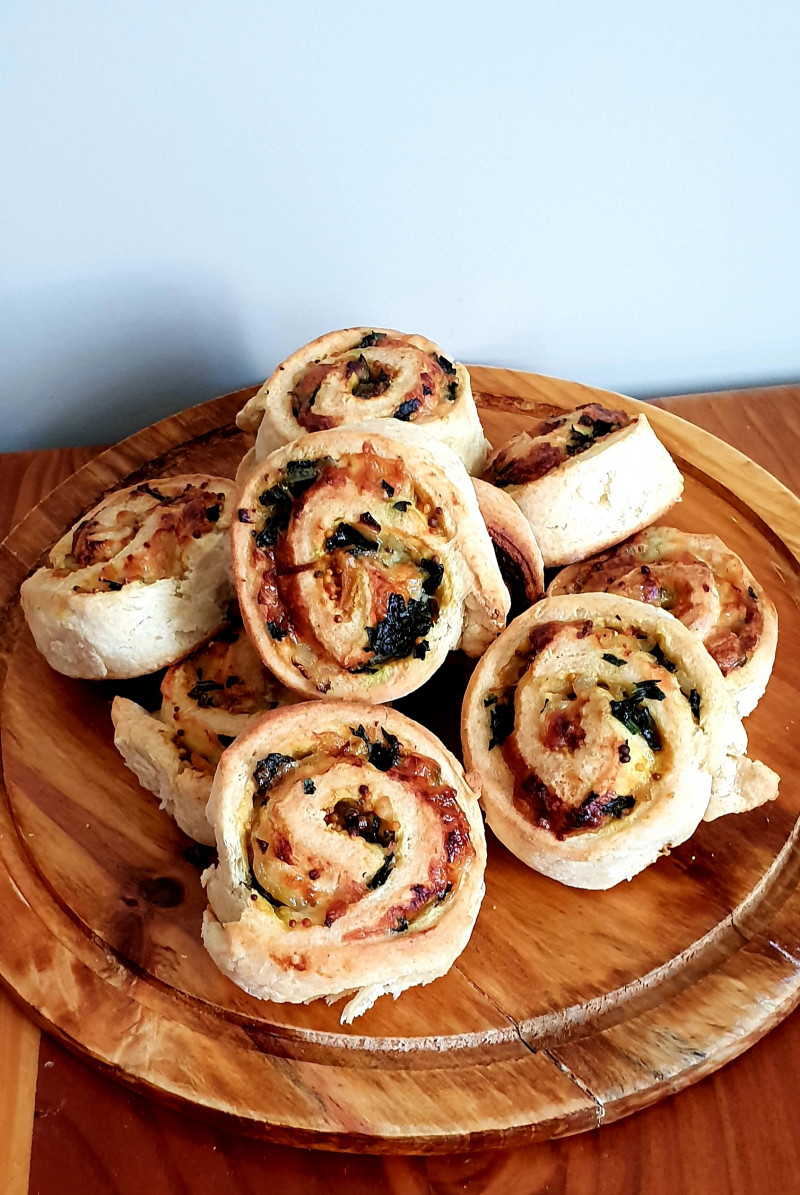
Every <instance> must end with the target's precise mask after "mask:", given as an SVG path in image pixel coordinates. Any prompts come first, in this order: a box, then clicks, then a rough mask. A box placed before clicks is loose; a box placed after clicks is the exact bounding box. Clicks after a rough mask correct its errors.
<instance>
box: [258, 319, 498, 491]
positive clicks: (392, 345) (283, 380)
mask: <svg viewBox="0 0 800 1195" xmlns="http://www.w3.org/2000/svg"><path fill="white" fill-rule="evenodd" d="M367 419H386V420H398V421H401V422H405V423H411V424H413V425H414V426H415V427H419V428H421V429H422V430H423V431H424V432H425V433H426V434H427V435H428V436H429V437H430V438H431V439H433V440H435V441H436V440H440V441H441V442H442V443H444V444H447V445H449V447H450V448H452V449H453V450H454V451H455V452H456V454H457V455H458V456H459V457H460V458H461V460H462V461H463V462H464V465H465V466H466V468H467V470H468V471H469V472H470V473H475V474H479V473H480V472H481V471H482V469H483V466H484V462H485V460H486V452H487V449H488V447H489V445H488V442H487V440H486V438H485V437H484V434H483V427H482V426H481V421H480V419H479V417H478V412H477V409H476V407H475V400H474V398H473V397H472V388H471V386H470V380H469V374H468V373H467V370H466V369H465V368H464V366H463V365H459V364H458V362H455V361H451V360H450V359H449V358H448V357H446V356H445V355H444V354H443V352H442V350H441V349H440V348H439V346H438V345H436V344H434V343H433V341H432V340H426V339H425V337H424V336H409V335H407V334H405V333H403V332H393V331H389V330H387V329H376V328H346V329H344V330H343V331H341V332H328V333H327V334H326V335H325V336H320V337H319V338H318V339H317V340H312V341H311V343H310V344H307V345H305V346H304V347H303V348H301V349H298V350H297V351H296V352H295V353H292V355H291V357H288V358H287V359H286V360H285V361H283V362H281V364H280V365H279V366H278V367H277V369H276V370H275V372H274V373H273V374H272V376H271V377H269V378H268V379H267V381H266V382H265V383H264V385H263V386H262V387H261V389H260V390H259V391H258V393H257V394H256V395H255V396H254V397H253V398H251V399H250V401H249V402H248V403H247V405H246V406H245V407H244V408H243V409H242V410H241V411H240V412H239V415H238V417H237V423H238V424H239V426H240V427H242V428H244V429H245V430H247V431H253V432H256V433H257V435H256V443H255V447H254V449H253V450H252V452H251V453H250V454H249V455H248V457H247V458H246V460H245V463H244V465H243V469H242V472H243V473H244V472H246V471H247V469H249V468H251V467H252V465H253V464H254V463H256V462H258V461H261V460H263V459H264V457H265V456H267V455H268V454H269V453H270V452H272V451H274V449H276V448H280V446H281V445H282V444H289V443H291V441H292V440H296V439H297V438H298V436H302V435H304V434H306V433H307V432H318V431H331V430H333V429H335V428H338V427H346V426H349V425H351V424H355V423H362V422H363V421H364V420H367Z"/></svg>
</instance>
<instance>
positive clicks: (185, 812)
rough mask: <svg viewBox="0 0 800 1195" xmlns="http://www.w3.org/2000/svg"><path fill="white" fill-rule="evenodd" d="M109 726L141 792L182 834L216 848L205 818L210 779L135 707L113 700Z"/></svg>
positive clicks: (164, 730)
mask: <svg viewBox="0 0 800 1195" xmlns="http://www.w3.org/2000/svg"><path fill="white" fill-rule="evenodd" d="M111 720H112V722H113V723H114V746H115V747H116V748H117V750H118V751H119V753H120V755H121V756H122V758H123V759H124V760H125V765H126V767H128V768H130V770H131V771H132V772H133V774H134V775H135V776H136V778H137V780H138V781H139V783H140V784H141V785H142V787H143V788H146V789H147V790H148V792H151V793H154V794H155V796H157V797H158V799H159V802H160V804H161V808H162V809H164V810H166V812H167V813H168V814H169V815H170V817H173V818H174V819H175V821H176V822H177V823H178V825H179V826H180V828H181V830H183V832H184V834H188V835H189V837H190V838H194V839H195V840H196V841H197V842H204V843H205V844H206V845H207V846H213V845H214V841H215V840H214V831H213V830H212V828H211V826H210V825H209V823H208V819H207V818H206V804H207V803H208V798H209V796H210V795H211V781H212V779H213V777H212V775H211V774H210V773H205V772H198V771H197V769H196V768H193V767H192V766H191V765H190V764H185V763H183V762H182V761H181V758H180V756H179V754H178V747H177V744H176V742H175V738H174V736H173V734H172V732H171V730H170V729H169V727H168V726H166V725H165V724H164V723H163V722H162V721H161V719H160V718H159V717H158V715H157V714H149V713H148V712H147V710H146V709H143V707H142V706H141V705H137V703H136V702H135V701H129V700H128V698H127V697H115V698H114V701H113V703H112V706H111Z"/></svg>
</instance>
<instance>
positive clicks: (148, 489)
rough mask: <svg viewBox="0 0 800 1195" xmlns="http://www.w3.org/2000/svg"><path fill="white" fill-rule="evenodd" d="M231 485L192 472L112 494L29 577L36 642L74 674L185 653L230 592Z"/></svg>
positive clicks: (117, 672)
mask: <svg viewBox="0 0 800 1195" xmlns="http://www.w3.org/2000/svg"><path fill="white" fill-rule="evenodd" d="M233 490H234V485H233V482H231V481H229V480H228V479H227V478H225V477H208V476H206V475H204V474H190V475H186V476H181V477H164V478H158V479H156V480H153V481H148V482H141V483H140V484H139V485H133V486H128V487H127V488H126V489H123V490H116V491H114V492H113V493H111V494H109V495H107V496H106V497H105V498H104V499H103V500H102V502H100V503H98V505H97V506H95V507H94V509H93V510H90V511H89V513H88V514H87V515H86V516H85V517H84V518H83V519H82V520H81V521H80V522H79V523H77V524H76V525H75V526H74V527H72V528H71V529H70V530H69V531H68V532H67V533H66V534H65V535H64V536H62V538H61V539H60V540H59V541H58V543H57V544H56V545H55V547H54V548H52V550H51V552H50V557H49V563H48V564H47V566H46V567H44V568H40V569H38V570H37V571H36V572H35V573H34V574H33V575H32V576H31V577H28V579H27V580H26V581H24V582H23V584H22V587H21V590H20V597H21V601H22V609H23V611H24V612H25V617H26V618H27V620H28V625H29V626H30V629H31V632H32V634H33V637H34V639H35V641H36V646H37V647H38V649H39V651H40V652H42V654H43V655H44V656H45V658H46V659H47V662H48V663H49V664H50V665H51V667H53V668H55V669H56V670H57V671H58V672H63V673H65V674H66V675H67V676H77V677H84V678H86V679H88V680H102V679H103V678H105V677H114V678H120V679H121V678H125V677H133V676H143V675H144V674H145V673H148V672H154V671H156V669H158V668H164V667H165V666H167V665H169V664H172V663H174V662H175V661H176V660H180V659H181V658H182V657H183V656H185V655H186V654H187V652H190V651H192V650H193V649H194V648H195V647H197V646H198V645H199V644H200V643H202V642H203V640H204V639H207V638H208V637H209V636H210V635H212V634H213V633H214V631H215V630H217V628H218V627H220V626H221V625H222V624H223V623H224V621H225V613H226V607H227V605H228V603H229V602H230V601H231V600H232V599H233V596H234V591H233V580H232V575H231V563H230V548H229V544H228V528H229V525H230V511H231V498H232V495H233Z"/></svg>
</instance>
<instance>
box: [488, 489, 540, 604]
mask: <svg viewBox="0 0 800 1195" xmlns="http://www.w3.org/2000/svg"><path fill="white" fill-rule="evenodd" d="M472 484H473V485H474V487H475V493H476V494H477V497H478V505H479V506H480V509H481V516H482V518H483V521H484V523H485V524H486V530H487V531H488V532H489V538H490V539H491V541H492V544H493V545H494V554H495V556H496V558H497V563H498V566H499V568H500V573H501V575H502V578H503V580H504V581H505V584H506V588H507V589H508V592H509V596H510V598H511V610H510V611H509V617H510V618H511V617H515V616H516V615H517V614H519V613H520V612H521V611H522V610H527V608H528V606H530V605H532V604H533V603H534V602H537V601H538V600H539V598H540V597H541V596H542V594H543V593H544V562H543V560H542V553H541V552H540V551H539V545H538V544H537V542H536V538H535V536H534V534H533V531H532V529H531V525H530V523H529V522H528V520H527V519H526V518H525V516H524V515H523V513H522V511H521V510H520V509H519V507H518V506H517V504H516V502H515V501H514V500H513V498H510V497H509V495H508V494H507V493H506V492H505V490H500V489H498V488H497V486H494V485H490V484H489V482H488V481H480V480H479V479H478V478H477V477H474V478H473V479H472Z"/></svg>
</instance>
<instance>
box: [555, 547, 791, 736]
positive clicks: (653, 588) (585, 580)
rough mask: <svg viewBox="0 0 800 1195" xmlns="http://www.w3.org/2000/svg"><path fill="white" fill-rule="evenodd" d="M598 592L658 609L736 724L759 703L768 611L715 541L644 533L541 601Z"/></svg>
mask: <svg viewBox="0 0 800 1195" xmlns="http://www.w3.org/2000/svg"><path fill="white" fill-rule="evenodd" d="M601 591H605V592H607V593H613V594H618V595H622V596H624V597H629V598H635V599H636V600H637V601H640V602H647V603H648V604H649V605H652V606H661V607H662V609H665V610H669V611H670V613H671V614H674V615H675V617H676V618H679V619H680V620H681V622H682V623H683V624H684V626H686V627H688V628H689V630H690V631H693V632H694V633H695V635H697V636H699V638H700V639H702V641H703V643H704V644H705V646H706V649H707V651H708V652H709V654H710V655H711V656H712V658H713V659H714V660H715V661H716V663H717V665H718V666H719V669H720V672H721V673H722V675H723V676H724V677H725V683H726V685H727V687H728V690H729V691H730V693H731V695H732V696H733V698H734V700H735V701H736V705H737V708H738V710H739V714H740V716H741V717H744V716H745V715H746V714H749V713H751V712H752V711H753V710H754V709H755V707H756V705H757V704H758V701H759V699H760V698H761V697H762V696H763V694H764V690H765V689H766V687H767V682H768V680H769V678H770V674H771V673H772V665H773V663H774V661H775V650H776V648H777V645H778V615H777V611H776V610H775V606H774V605H773V603H772V602H771V601H770V599H769V597H768V596H767V594H766V593H765V592H764V590H763V589H762V587H761V586H760V585H759V583H758V581H756V579H755V577H754V576H753V574H752V573H751V572H750V570H749V569H748V568H747V567H746V566H745V564H744V563H743V562H742V561H741V560H740V559H739V557H738V556H737V555H736V554H735V552H732V551H731V550H730V548H727V547H726V546H725V544H724V543H723V542H722V540H721V539H719V538H718V537H717V536H716V535H690V534H689V533H687V532H686V531H678V530H677V529H676V528H675V527H648V528H646V530H644V531H640V532H638V534H637V535H634V536H632V537H631V538H630V539H627V540H625V542H624V543H621V544H619V545H618V546H617V547H616V548H613V549H612V550H611V551H609V552H604V553H603V554H602V555H600V556H596V557H593V558H592V559H591V560H586V561H584V562H583V563H582V564H574V565H571V566H570V567H568V568H565V569H562V571H561V572H560V573H559V574H558V575H557V576H556V578H555V579H554V580H553V581H552V582H551V584H550V588H549V589H548V591H547V592H548V594H550V595H553V596H555V595H556V594H563V593H597V592H601Z"/></svg>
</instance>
